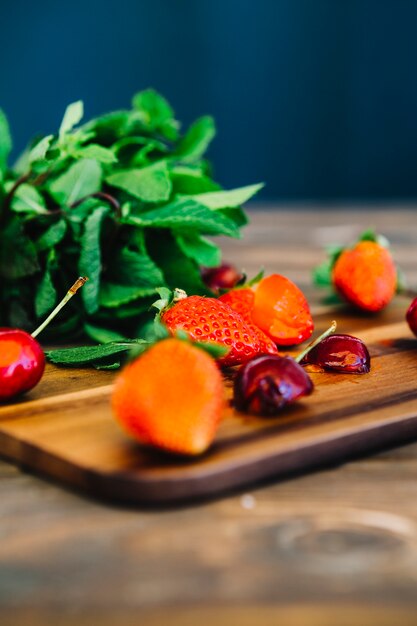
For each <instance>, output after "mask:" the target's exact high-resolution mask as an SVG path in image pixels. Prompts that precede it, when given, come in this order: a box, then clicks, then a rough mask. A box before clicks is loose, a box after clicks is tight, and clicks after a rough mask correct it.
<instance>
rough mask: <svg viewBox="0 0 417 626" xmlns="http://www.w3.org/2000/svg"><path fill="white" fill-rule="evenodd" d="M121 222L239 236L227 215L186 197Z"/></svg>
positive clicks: (127, 217) (125, 218) (128, 216)
mask: <svg viewBox="0 0 417 626" xmlns="http://www.w3.org/2000/svg"><path fill="white" fill-rule="evenodd" d="M123 222H124V223H126V224H136V225H137V226H140V227H145V226H149V227H152V228H175V229H187V230H190V229H196V230H199V231H200V232H202V233H205V234H207V235H229V236H230V237H236V238H238V237H239V236H240V234H239V230H238V228H237V227H236V225H235V224H234V223H233V222H232V221H231V220H229V219H228V218H227V217H225V216H223V215H222V214H221V213H219V212H215V211H211V210H210V209H209V208H207V207H206V206H204V205H202V204H199V203H198V202H196V201H195V200H193V199H192V198H190V199H189V198H186V197H182V198H178V199H176V200H174V201H173V202H171V203H169V204H166V205H165V206H163V207H161V208H159V209H153V210H151V211H146V212H144V213H141V214H139V215H135V214H129V215H127V216H125V217H124V218H123Z"/></svg>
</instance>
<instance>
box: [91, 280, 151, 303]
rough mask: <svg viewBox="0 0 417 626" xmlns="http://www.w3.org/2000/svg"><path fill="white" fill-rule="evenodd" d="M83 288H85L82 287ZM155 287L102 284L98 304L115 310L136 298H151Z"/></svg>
mask: <svg viewBox="0 0 417 626" xmlns="http://www.w3.org/2000/svg"><path fill="white" fill-rule="evenodd" d="M84 288H85V287H84ZM155 292H156V290H155V287H141V286H139V287H138V286H136V285H116V284H114V283H108V282H103V284H102V285H101V289H100V304H101V306H104V307H107V308H116V307H119V306H121V305H122V304H127V303H128V302H132V301H134V300H137V299H138V298H146V297H148V296H152V295H153V294H154V293H155Z"/></svg>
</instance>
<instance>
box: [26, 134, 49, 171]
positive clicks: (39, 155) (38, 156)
mask: <svg viewBox="0 0 417 626" xmlns="http://www.w3.org/2000/svg"><path fill="white" fill-rule="evenodd" d="M53 138H54V136H53V135H47V136H46V137H44V138H43V139H41V140H40V141H38V143H37V144H36V145H35V146H34V147H33V148H32V149H31V151H30V152H29V156H28V161H29V164H30V163H33V162H34V161H39V160H42V159H44V158H45V156H46V153H47V152H48V150H49V148H50V146H51V141H52V139H53Z"/></svg>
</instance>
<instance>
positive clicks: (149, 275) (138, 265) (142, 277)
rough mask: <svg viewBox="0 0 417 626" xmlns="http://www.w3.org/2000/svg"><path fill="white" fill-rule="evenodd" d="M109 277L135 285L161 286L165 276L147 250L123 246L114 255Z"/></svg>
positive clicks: (125, 283)
mask: <svg viewBox="0 0 417 626" xmlns="http://www.w3.org/2000/svg"><path fill="white" fill-rule="evenodd" d="M109 277H110V278H111V279H114V280H115V282H117V283H122V284H124V285H133V286H135V287H160V286H161V285H163V284H164V276H163V274H162V272H161V270H160V269H159V267H158V266H157V265H156V264H155V263H154V262H153V261H152V259H151V258H150V256H149V255H148V254H146V252H145V251H137V250H131V249H129V248H128V247H124V248H122V249H121V250H120V251H119V252H117V253H116V254H115V255H114V257H113V262H112V265H111V268H110V271H109Z"/></svg>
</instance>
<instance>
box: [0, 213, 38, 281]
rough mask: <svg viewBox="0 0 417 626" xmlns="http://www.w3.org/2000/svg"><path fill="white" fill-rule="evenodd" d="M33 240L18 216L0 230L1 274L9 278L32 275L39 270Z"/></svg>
mask: <svg viewBox="0 0 417 626" xmlns="http://www.w3.org/2000/svg"><path fill="white" fill-rule="evenodd" d="M39 269H40V267H39V263H38V257H37V254H36V249H35V246H34V244H33V242H32V241H31V240H30V239H29V237H28V236H27V235H26V233H25V232H24V230H23V224H22V223H21V222H20V220H19V219H18V218H15V219H13V220H11V221H10V222H9V224H8V225H7V226H6V227H5V228H4V229H3V230H2V231H0V276H1V277H3V278H7V279H9V280H14V279H18V278H24V277H26V276H32V275H33V274H35V273H36V272H37V271H39Z"/></svg>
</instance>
